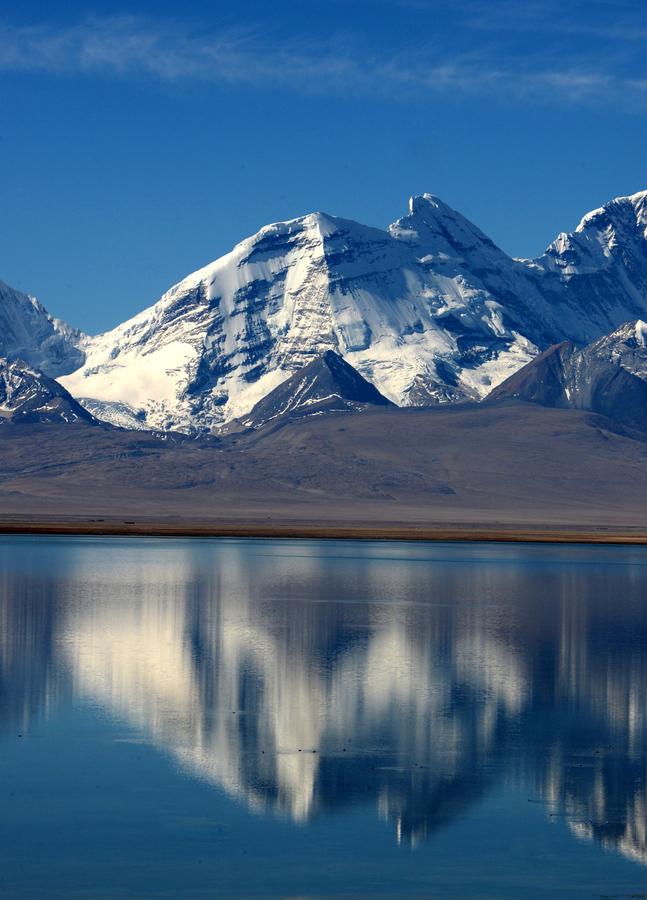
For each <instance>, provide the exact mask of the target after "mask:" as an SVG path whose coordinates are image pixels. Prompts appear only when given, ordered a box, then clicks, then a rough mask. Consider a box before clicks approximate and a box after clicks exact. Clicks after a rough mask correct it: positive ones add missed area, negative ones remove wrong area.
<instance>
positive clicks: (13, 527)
mask: <svg viewBox="0 0 647 900" xmlns="http://www.w3.org/2000/svg"><path fill="white" fill-rule="evenodd" d="M0 534H6V535H10V534H13V535H20V534H23V535H70V536H72V535H79V536H82V535H93V536H106V537H109V536H123V537H127V536H132V537H191V538H219V537H220V538H292V539H295V538H304V539H330V540H344V539H347V540H367V541H447V542H503V543H558V544H635V545H640V544H647V530H643V529H639V528H635V529H633V528H631V527H628V528H626V529H621V528H618V527H613V528H608V529H605V528H577V527H570V528H564V529H555V528H549V527H546V528H541V527H533V528H528V527H515V526H501V527H494V526H491V525H482V526H479V525H473V526H458V525H457V526H450V525H433V526H432V525H430V526H424V525H400V524H394V525H392V526H387V525H380V526H371V525H364V524H352V525H351V524H325V525H322V524H316V523H287V522H284V523H280V522H276V523H274V522H272V523H270V522H268V523H258V522H255V523H243V522H240V523H238V522H190V521H186V522H159V521H157V522H156V521H148V520H140V521H137V520H131V519H124V520H117V519H80V518H79V519H66V520H60V521H56V520H38V519H29V520H22V519H18V518H16V519H5V520H3V521H0Z"/></svg>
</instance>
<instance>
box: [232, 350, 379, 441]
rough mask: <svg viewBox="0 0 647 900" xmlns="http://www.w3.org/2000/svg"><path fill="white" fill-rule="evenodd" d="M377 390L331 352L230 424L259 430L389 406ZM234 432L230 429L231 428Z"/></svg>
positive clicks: (328, 351)
mask: <svg viewBox="0 0 647 900" xmlns="http://www.w3.org/2000/svg"><path fill="white" fill-rule="evenodd" d="M391 405H392V404H391V401H390V400H387V398H386V397H384V396H383V395H382V394H380V392H379V391H378V389H377V388H376V387H375V386H374V385H372V384H371V383H370V382H369V381H367V380H366V379H365V378H362V376H361V375H360V374H359V372H357V371H356V370H355V369H354V368H353V367H352V366H351V365H349V364H348V363H347V362H346V360H345V359H343V358H342V357H341V356H340V355H339V354H338V353H335V352H334V351H333V350H327V351H326V352H325V353H324V354H323V355H322V356H319V357H317V359H315V360H313V361H312V362H311V363H309V364H308V365H307V366H306V367H305V368H303V369H301V370H300V371H299V372H296V373H295V374H294V375H291V376H290V378H288V379H287V381H284V382H283V383H282V384H280V385H279V386H278V387H276V388H274V390H273V391H270V393H269V394H267V395H266V396H265V397H263V398H262V400H259V401H258V403H257V404H256V405H255V406H254V407H253V409H252V410H251V411H250V412H249V413H247V415H245V416H243V417H242V418H241V419H239V420H237V421H236V422H235V423H232V425H234V424H235V425H236V426H237V428H260V427H261V425H266V424H267V423H268V422H274V423H275V422H284V421H287V420H288V419H290V420H291V419H294V418H303V417H305V416H320V415H323V414H325V413H331V412H359V411H361V410H363V409H366V408H367V407H371V406H391ZM232 430H233V429H232Z"/></svg>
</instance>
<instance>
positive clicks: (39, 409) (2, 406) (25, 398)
mask: <svg viewBox="0 0 647 900" xmlns="http://www.w3.org/2000/svg"><path fill="white" fill-rule="evenodd" d="M21 422H22V423H30V424H33V423H60V424H75V423H79V422H85V423H86V424H88V425H96V424H97V420H96V419H95V418H94V416H92V415H91V414H90V413H89V412H88V411H87V410H85V409H84V408H83V407H82V406H81V404H80V403H77V401H76V400H75V399H74V397H72V395H71V394H69V393H68V392H67V391H66V390H65V388H64V387H63V386H62V385H60V384H59V383H58V382H57V381H54V379H53V378H49V377H48V376H47V375H45V374H44V373H43V372H40V371H39V370H38V369H35V368H33V367H32V366H30V365H28V364H27V363H26V362H24V361H23V360H21V359H14V360H7V359H0V425H2V424H7V423H10V424H17V423H21Z"/></svg>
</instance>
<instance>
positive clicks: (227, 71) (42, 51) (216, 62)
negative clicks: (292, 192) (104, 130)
mask: <svg viewBox="0 0 647 900" xmlns="http://www.w3.org/2000/svg"><path fill="white" fill-rule="evenodd" d="M0 70H2V71H6V72H7V71H11V72H42V73H49V74H57V73H59V74H66V73H67V74H77V75H101V76H108V77H122V78H123V77H133V76H137V75H139V76H142V75H144V76H148V77H152V78H155V79H157V80H161V81H168V82H175V81H181V80H189V79H193V80H202V81H208V82H212V83H221V84H226V85H251V86H255V87H263V88H272V87H275V86H283V87H289V88H291V89H295V90H302V91H314V92H322V91H342V90H343V91H344V92H348V91H349V90H352V91H353V92H356V93H358V92H362V93H363V92H370V93H378V92H379V93H384V94H391V95H396V96H406V95H407V94H419V93H421V92H425V93H430V92H435V93H439V94H444V95H447V94H450V93H451V92H452V91H454V92H461V93H480V94H482V93H491V94H495V95H497V96H499V97H504V98H512V99H515V98H517V99H525V98H528V97H529V96H530V97H535V98H537V99H546V100H550V101H553V102H554V101H557V102H559V101H566V102H578V101H583V102H591V101H595V102H600V101H605V100H606V101H612V102H617V101H618V100H620V99H622V100H623V101H624V102H626V101H630V102H635V101H637V100H639V101H643V100H644V99H645V97H647V78H644V77H642V76H640V77H635V76H632V77H629V76H627V75H626V74H623V73H622V72H621V71H614V70H613V69H610V70H606V71H603V70H601V69H600V67H599V65H596V64H595V61H594V60H591V61H588V60H586V59H581V58H580V59H569V60H568V62H566V63H564V62H563V59H562V55H560V54H555V53H554V52H552V53H548V52H547V53H545V54H544V56H543V57H542V55H541V54H533V55H532V56H526V57H525V58H524V57H523V56H520V55H519V54H517V55H515V54H510V53H509V51H508V53H507V54H506V52H505V50H504V51H502V50H501V49H500V48H496V47H494V46H491V47H489V48H488V47H483V46H481V47H479V49H478V51H472V52H460V53H455V54H450V53H449V52H448V51H444V52H440V51H439V50H438V48H437V47H436V48H435V47H433V46H428V47H427V48H425V49H423V50H420V49H418V50H415V51H412V50H411V49H409V50H407V51H406V52H405V51H402V52H400V53H397V54H393V55H391V56H390V57H386V58H385V56H384V54H383V53H382V54H371V53H370V52H367V51H366V50H365V49H364V48H359V47H357V46H355V47H353V46H349V42H348V39H346V40H345V41H344V42H339V43H337V44H335V43H334V42H331V41H328V42H327V43H325V44H321V43H317V42H314V41H307V40H303V41H299V42H296V41H294V42H292V43H283V44H281V43H280V42H278V41H277V42H271V43H268V41H267V40H265V41H263V40H261V39H260V36H259V34H258V33H256V32H255V31H254V30H253V29H246V30H240V31H235V30H228V31H221V32H210V33H206V34H205V33H198V32H196V31H191V30H189V29H182V28H181V27H179V26H178V24H177V23H159V22H155V21H151V20H147V19H142V18H135V17H120V18H114V17H110V18H93V19H89V20H85V21H83V22H79V23H78V24H74V25H71V26H67V27H55V26H52V25H41V26H16V25H11V24H9V23H4V24H0Z"/></svg>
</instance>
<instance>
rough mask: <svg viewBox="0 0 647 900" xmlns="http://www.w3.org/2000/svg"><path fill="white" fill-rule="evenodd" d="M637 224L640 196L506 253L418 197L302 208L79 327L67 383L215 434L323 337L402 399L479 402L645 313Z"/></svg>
mask: <svg viewBox="0 0 647 900" xmlns="http://www.w3.org/2000/svg"><path fill="white" fill-rule="evenodd" d="M646 228H647V192H643V193H641V194H636V195H634V196H632V197H625V198H620V199H617V200H614V201H612V202H611V203H609V204H607V205H606V206H605V207H603V208H602V209H601V210H596V211H595V212H593V213H589V214H588V215H587V216H585V217H584V219H583V220H582V222H581V223H580V225H579V226H578V228H577V229H576V231H575V232H574V233H573V234H570V235H566V234H562V235H560V236H559V238H558V239H557V240H556V241H555V242H554V243H553V244H551V246H550V247H549V248H548V250H547V251H546V253H545V254H544V255H543V256H542V257H540V258H538V259H536V260H515V259H512V258H510V257H508V256H507V255H506V254H505V253H503V251H501V250H500V249H499V248H498V247H496V246H495V244H494V243H493V242H492V241H491V240H490V239H489V238H488V237H486V236H485V235H484V234H483V233H482V232H481V231H480V230H479V229H478V228H476V226H474V225H473V224H472V223H470V222H469V221H468V220H467V219H465V218H464V217H463V216H461V215H460V214H459V213H457V212H455V211H454V210H452V209H451V208H450V207H449V206H447V205H446V204H444V203H443V202H442V201H440V200H438V199H437V198H435V197H433V196H431V195H429V194H424V195H423V196H421V197H414V198H412V199H411V201H410V203H409V211H408V214H407V215H406V216H405V217H404V218H402V219H399V220H398V221H397V222H395V223H394V224H393V225H392V226H391V227H390V228H389V229H388V231H382V230H379V229H376V228H369V227H367V226H364V225H361V224H359V223H357V222H352V221H349V220H346V219H340V218H337V217H334V216H329V215H326V214H324V213H312V214H310V215H307V216H303V217H301V218H297V219H294V220H291V221H289V222H280V223H276V224H273V225H268V226H266V227H264V228H262V229H261V230H260V231H259V232H258V233H257V234H256V235H254V236H253V237H250V238H248V239H247V240H244V241H242V242H241V243H240V244H238V245H237V246H236V247H235V248H234V249H233V250H232V251H231V252H230V253H228V254H227V255H226V256H224V257H222V258H220V259H218V260H216V261H215V262H214V263H212V264H210V265H208V266H206V267H205V268H203V269H200V270H198V271H197V272H195V273H193V274H192V275H189V276H188V277H187V278H185V279H184V280H183V281H181V282H180V283H179V284H177V285H175V286H174V287H173V288H171V290H170V291H168V292H167V293H166V294H165V295H164V296H163V297H162V298H161V300H160V301H159V302H158V303H156V304H155V305H154V306H152V307H150V308H149V309H147V310H145V311H144V312H142V313H140V314H139V315H137V316H135V317H134V318H132V319H130V320H128V321H127V322H125V323H123V324H122V325H120V326H118V327H117V328H115V329H114V330H112V331H110V332H106V333H105V334H102V335H99V336H98V337H95V338H91V339H89V340H88V341H87V342H85V343H84V344H83V349H84V351H85V352H86V355H87V358H86V361H85V364H84V365H83V366H82V367H81V368H79V369H78V370H77V371H76V372H74V373H73V374H71V375H68V376H66V377H65V378H64V379H63V383H64V384H65V386H66V387H67V388H68V389H69V390H70V392H71V393H72V394H73V395H74V396H75V397H77V398H78V399H79V400H80V401H81V402H83V403H87V404H88V407H89V408H91V409H92V410H93V411H94V412H95V413H96V414H97V415H100V416H101V417H103V418H105V419H107V420H113V421H115V422H117V421H119V422H123V421H124V416H125V417H126V419H128V420H129V423H130V425H131V427H135V426H136V425H139V427H142V428H159V429H168V428H173V429H179V430H185V431H192V430H210V429H216V430H217V429H219V428H220V427H221V426H222V425H223V424H225V423H227V422H230V421H232V420H233V419H236V418H240V417H242V416H244V415H246V414H247V413H248V412H249V411H250V410H251V409H252V407H253V406H254V405H255V404H256V403H257V402H258V401H259V400H260V399H261V398H263V397H264V396H266V395H267V394H268V393H269V392H270V391H272V390H273V389H274V388H275V387H277V386H278V385H279V384H281V383H282V382H284V381H285V380H286V379H287V378H289V377H290V376H291V375H293V374H294V373H295V372H297V371H299V370H300V369H302V368H303V367H304V366H306V365H307V364H308V363H310V362H311V361H312V360H313V359H315V358H317V357H318V356H320V355H321V354H322V353H324V352H326V351H327V350H333V351H334V352H336V353H338V354H340V355H341V356H342V357H343V358H344V359H345V360H346V361H347V362H348V363H350V365H352V366H353V367H354V368H355V369H356V370H357V371H358V372H359V373H360V374H361V375H362V376H363V377H364V378H366V379H367V380H369V381H370V382H372V383H373V384H374V385H375V386H376V387H377V389H378V390H379V391H380V392H381V393H382V394H383V395H384V396H386V397H387V398H388V399H390V400H392V401H393V402H395V403H397V404H398V405H404V406H407V405H426V404H430V403H439V402H452V401H456V400H463V399H480V398H482V397H484V396H486V395H487V394H488V393H489V392H490V391H491V390H492V388H493V387H494V386H495V385H497V384H498V383H500V382H501V381H503V380H504V379H505V378H507V377H508V376H509V375H511V374H512V373H513V372H515V371H516V370H518V369H519V368H520V367H521V366H523V365H524V364H525V363H527V362H528V361H529V360H530V359H532V358H533V357H534V356H536V355H537V354H538V353H539V352H540V351H542V350H543V349H545V348H546V347H548V346H550V345H551V344H553V343H555V342H558V341H562V340H564V339H569V340H572V341H574V342H577V343H587V342H589V341H591V340H594V339H595V338H597V337H599V336H600V335H602V334H605V333H606V332H609V331H610V330H612V329H613V328H615V327H617V326H618V325H619V324H621V323H622V322H624V321H627V320H628V319H636V318H640V317H643V316H645V317H647V252H646V251H647V241H646V238H645V231H646Z"/></svg>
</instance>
